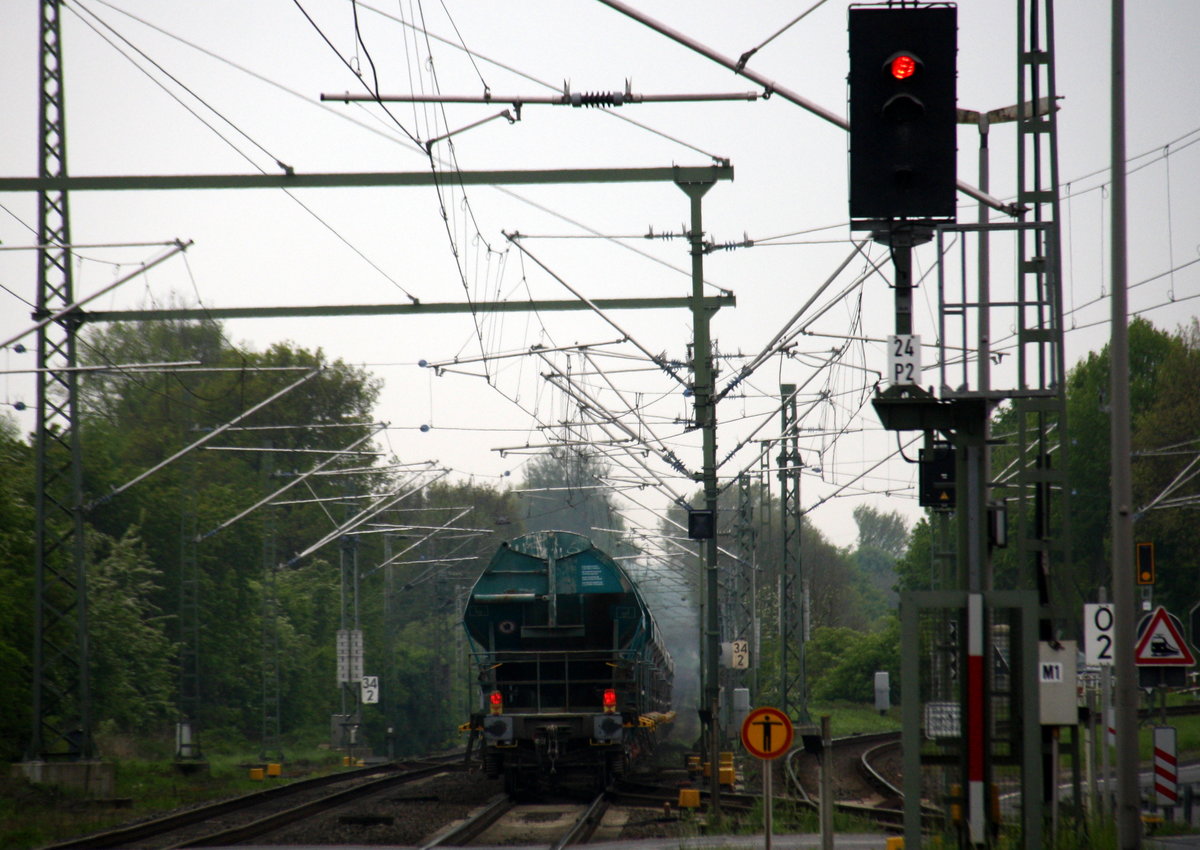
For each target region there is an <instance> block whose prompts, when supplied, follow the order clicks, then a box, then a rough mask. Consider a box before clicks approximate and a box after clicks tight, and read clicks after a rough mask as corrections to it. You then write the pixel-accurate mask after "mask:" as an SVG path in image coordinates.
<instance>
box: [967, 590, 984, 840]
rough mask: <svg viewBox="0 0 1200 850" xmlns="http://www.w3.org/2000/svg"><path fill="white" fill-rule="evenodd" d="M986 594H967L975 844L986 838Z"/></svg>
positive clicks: (970, 802)
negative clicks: (984, 646) (984, 656)
mask: <svg viewBox="0 0 1200 850" xmlns="http://www.w3.org/2000/svg"><path fill="white" fill-rule="evenodd" d="M983 645H984V640H983V594H981V593H969V594H967V826H968V831H969V833H970V837H971V843H972V844H983V843H984V841H985V840H986V835H987V822H986V820H987V808H986V806H985V799H986V797H985V795H984V779H985V776H986V770H985V768H984V756H985V753H986V747H987V734H986V733H987V729H986V727H985V725H984V694H985V692H986V688H985V684H986V683H985V682H984V663H983Z"/></svg>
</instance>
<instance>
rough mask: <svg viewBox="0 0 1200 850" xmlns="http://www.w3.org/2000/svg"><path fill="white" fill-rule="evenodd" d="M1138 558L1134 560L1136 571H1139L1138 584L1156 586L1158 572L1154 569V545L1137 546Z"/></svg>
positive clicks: (1141, 544)
mask: <svg viewBox="0 0 1200 850" xmlns="http://www.w3.org/2000/svg"><path fill="white" fill-rule="evenodd" d="M1136 552H1137V557H1136V558H1135V559H1134V564H1135V565H1136V566H1135V569H1136V570H1137V583H1138V584H1143V585H1144V584H1154V580H1155V578H1156V577H1157V576H1156V570H1155V568H1154V544H1153V543H1138V544H1136Z"/></svg>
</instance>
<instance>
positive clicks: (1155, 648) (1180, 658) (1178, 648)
mask: <svg viewBox="0 0 1200 850" xmlns="http://www.w3.org/2000/svg"><path fill="white" fill-rule="evenodd" d="M1133 658H1134V663H1135V664H1145V665H1175V666H1179V667H1192V666H1194V665H1195V663H1196V657H1195V656H1194V655H1192V651H1191V649H1189V648H1188V645H1187V643H1186V642H1185V641H1184V640H1183V636H1182V635H1181V634H1180V633H1179V629H1178V628H1176V626H1175V622H1174V620H1172V619H1171V615H1170V614H1168V613H1167V609H1166V608H1163V607H1162V606H1161V605H1160V606H1158V608H1156V609H1155V611H1154V614H1152V615H1151V617H1150V622H1149V624H1148V625H1147V626H1146V630H1145V631H1144V632H1142V636H1141V637H1140V638H1138V642H1137V646H1135V647H1134V650H1133Z"/></svg>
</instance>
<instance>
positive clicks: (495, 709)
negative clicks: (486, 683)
mask: <svg viewBox="0 0 1200 850" xmlns="http://www.w3.org/2000/svg"><path fill="white" fill-rule="evenodd" d="M488 701H489V702H491V704H492V714H503V713H504V696H503V695H502V694H501V693H500V692H499V691H492V693H491V694H490V695H489V696H488Z"/></svg>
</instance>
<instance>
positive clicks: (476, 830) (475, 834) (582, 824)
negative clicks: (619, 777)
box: [422, 793, 610, 850]
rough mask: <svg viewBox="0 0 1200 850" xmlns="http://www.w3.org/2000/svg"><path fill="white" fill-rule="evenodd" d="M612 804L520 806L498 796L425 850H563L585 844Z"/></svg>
mask: <svg viewBox="0 0 1200 850" xmlns="http://www.w3.org/2000/svg"><path fill="white" fill-rule="evenodd" d="M609 806H610V801H609V799H608V795H607V793H601V794H599V795H597V796H596V797H595V798H593V799H592V800H591V802H589V803H578V802H566V803H563V802H557V803H518V802H516V801H514V800H512V799H511V798H509V797H508V796H506V795H498V796H497V797H496V798H494V799H493V800H492V801H491V802H489V803H488V804H487V805H486V806H483V807H481V808H480V809H479V810H477V811H476V812H474V813H473V814H472V815H471V816H470V817H469V818H467V819H466V820H465V821H463V822H462V823H459V824H455V825H454V826H452V827H451V828H450V829H448V830H446V831H444V832H442V833H441V834H439V835H437V836H435V837H434V838H433V839H432V840H430V841H429V842H427V843H426V844H424V845H422V850H433V848H435V847H465V846H469V845H471V844H472V843H478V844H481V845H497V844H518V843H519V844H538V845H545V844H549V845H550V848H551V850H563V848H565V847H573V846H576V845H580V844H586V843H588V841H589V840H590V839H591V837H592V836H593V835H594V834H595V832H596V830H597V829H598V828H599V826H600V825H601V823H602V822H603V820H604V815H605V813H606V812H607V811H608V809H609Z"/></svg>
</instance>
